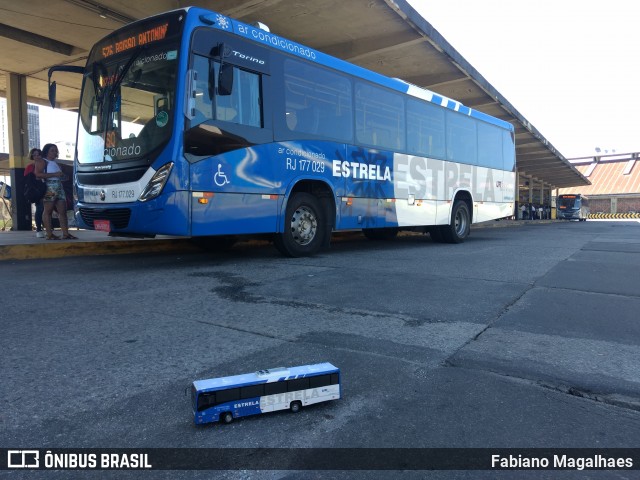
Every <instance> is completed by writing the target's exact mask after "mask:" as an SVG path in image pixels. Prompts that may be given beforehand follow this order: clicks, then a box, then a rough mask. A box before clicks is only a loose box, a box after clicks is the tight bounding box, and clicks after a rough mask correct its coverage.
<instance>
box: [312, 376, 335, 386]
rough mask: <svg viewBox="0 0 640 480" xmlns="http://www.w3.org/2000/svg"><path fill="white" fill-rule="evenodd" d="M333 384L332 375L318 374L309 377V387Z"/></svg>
mask: <svg viewBox="0 0 640 480" xmlns="http://www.w3.org/2000/svg"><path fill="white" fill-rule="evenodd" d="M327 385H331V375H318V376H316V377H311V378H309V388H319V387H326V386H327Z"/></svg>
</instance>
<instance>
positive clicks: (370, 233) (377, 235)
mask: <svg viewBox="0 0 640 480" xmlns="http://www.w3.org/2000/svg"><path fill="white" fill-rule="evenodd" d="M362 233H363V234H364V236H365V237H367V238H368V239H369V240H393V239H394V238H396V237H397V236H398V229H397V228H363V229H362Z"/></svg>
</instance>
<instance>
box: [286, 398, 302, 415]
mask: <svg viewBox="0 0 640 480" xmlns="http://www.w3.org/2000/svg"><path fill="white" fill-rule="evenodd" d="M289 410H291V412H292V413H298V412H299V411H300V410H302V403H301V402H299V401H297V400H296V401H295V402H291V403H290V404H289Z"/></svg>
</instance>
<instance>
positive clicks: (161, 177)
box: [138, 162, 173, 202]
mask: <svg viewBox="0 0 640 480" xmlns="http://www.w3.org/2000/svg"><path fill="white" fill-rule="evenodd" d="M172 169H173V162H169V163H167V164H166V165H164V166H163V167H162V168H161V169H160V170H158V171H157V172H156V173H155V175H154V176H153V177H151V180H149V183H147V186H146V187H144V190H143V191H142V193H141V194H140V198H138V200H140V201H141V202H146V201H147V200H153V199H154V198H156V197H157V196H158V195H160V192H162V189H163V188H164V185H165V183H167V180H169V175H170V174H171V170H172Z"/></svg>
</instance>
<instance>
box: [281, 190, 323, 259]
mask: <svg viewBox="0 0 640 480" xmlns="http://www.w3.org/2000/svg"><path fill="white" fill-rule="evenodd" d="M325 228H327V225H326V222H325V218H324V210H323V209H322V205H321V203H320V201H319V200H318V199H317V198H316V197H314V196H313V195H311V194H310V193H304V192H300V193H295V194H293V195H292V196H291V198H290V199H289V202H288V203H287V209H286V213H285V217H284V231H283V232H282V233H278V234H276V235H275V237H274V242H273V243H274V244H275V246H276V248H277V249H278V250H279V251H280V253H282V254H283V255H286V256H288V257H306V256H310V255H313V254H315V253H317V252H318V251H319V250H320V248H321V247H322V244H323V241H324V238H325V233H326V232H325Z"/></svg>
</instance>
